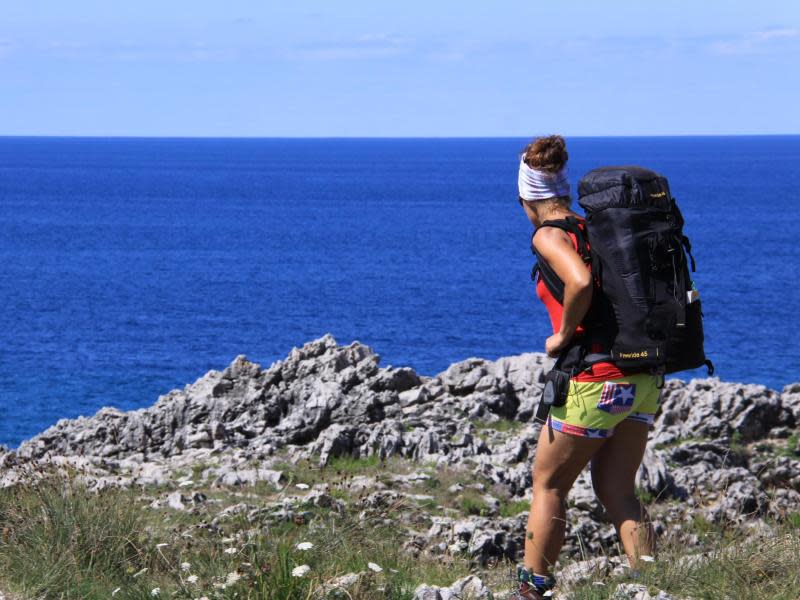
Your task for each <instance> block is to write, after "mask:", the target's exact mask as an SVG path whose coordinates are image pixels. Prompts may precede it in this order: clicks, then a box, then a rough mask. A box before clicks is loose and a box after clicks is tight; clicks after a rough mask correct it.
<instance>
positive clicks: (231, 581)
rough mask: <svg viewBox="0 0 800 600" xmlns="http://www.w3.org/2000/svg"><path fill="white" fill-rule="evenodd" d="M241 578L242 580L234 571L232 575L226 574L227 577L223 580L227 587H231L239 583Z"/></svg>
mask: <svg viewBox="0 0 800 600" xmlns="http://www.w3.org/2000/svg"><path fill="white" fill-rule="evenodd" d="M241 578H242V576H241V575H239V573H237V572H236V571H234V572H233V573H228V576H227V577H226V578H225V583H226V584H227V585H233V584H234V583H236V582H237V581H239V580H240V579H241Z"/></svg>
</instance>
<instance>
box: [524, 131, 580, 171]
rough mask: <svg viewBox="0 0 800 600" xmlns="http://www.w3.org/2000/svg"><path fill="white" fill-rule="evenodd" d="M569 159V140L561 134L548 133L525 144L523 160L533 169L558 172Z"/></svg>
mask: <svg viewBox="0 0 800 600" xmlns="http://www.w3.org/2000/svg"><path fill="white" fill-rule="evenodd" d="M568 159H569V154H567V142H565V141H564V138H563V137H561V136H560V135H548V136H546V137H540V138H536V139H535V140H533V141H532V142H531V143H530V144H528V145H527V146H525V150H524V154H523V160H524V161H525V164H527V165H528V166H529V167H530V168H531V169H539V170H540V171H546V172H547V173H557V172H558V171H560V170H561V169H563V168H564V165H565V164H567V160H568Z"/></svg>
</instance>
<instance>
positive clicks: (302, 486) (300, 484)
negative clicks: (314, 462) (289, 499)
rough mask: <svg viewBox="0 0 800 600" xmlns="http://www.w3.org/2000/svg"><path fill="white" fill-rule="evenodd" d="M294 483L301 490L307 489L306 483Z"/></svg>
mask: <svg viewBox="0 0 800 600" xmlns="http://www.w3.org/2000/svg"><path fill="white" fill-rule="evenodd" d="M294 485H295V487H296V488H299V489H301V490H307V489H308V488H309V487H310V486H309V485H308V484H307V483H295V484H294Z"/></svg>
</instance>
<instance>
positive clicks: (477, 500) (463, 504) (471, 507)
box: [458, 491, 489, 516]
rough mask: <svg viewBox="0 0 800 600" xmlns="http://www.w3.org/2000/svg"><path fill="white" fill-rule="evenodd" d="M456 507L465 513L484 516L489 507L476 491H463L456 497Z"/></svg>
mask: <svg viewBox="0 0 800 600" xmlns="http://www.w3.org/2000/svg"><path fill="white" fill-rule="evenodd" d="M458 508H459V509H460V510H461V512H463V513H465V514H467V515H480V516H485V515H486V514H487V513H488V512H489V509H488V507H487V506H486V502H484V500H483V498H481V497H480V496H479V495H478V494H477V493H474V492H471V491H465V492H463V493H462V494H461V496H460V497H459V499H458Z"/></svg>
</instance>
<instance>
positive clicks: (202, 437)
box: [0, 335, 800, 598]
mask: <svg viewBox="0 0 800 600" xmlns="http://www.w3.org/2000/svg"><path fill="white" fill-rule="evenodd" d="M550 364H551V361H550V360H549V359H547V357H546V356H544V355H542V354H535V353H531V354H522V355H519V356H512V357H506V358H501V359H499V360H497V361H489V360H483V359H477V358H472V359H468V360H466V361H462V362H459V363H455V364H453V365H451V366H450V367H449V368H448V369H447V370H446V371H444V372H443V373H440V374H438V375H436V376H435V377H426V376H420V375H418V374H417V373H416V372H414V370H412V369H410V368H395V367H391V366H389V367H380V366H379V356H378V355H377V354H376V353H375V352H373V351H372V349H370V348H369V347H367V346H365V345H363V344H360V343H358V342H354V343H352V344H350V345H348V346H340V345H338V344H337V343H336V341H335V340H334V339H333V338H332V337H331V336H329V335H328V336H325V337H323V338H321V339H318V340H315V341H312V342H309V343H307V344H305V345H304V346H303V347H302V348H295V349H293V350H292V351H291V353H290V354H289V355H288V356H287V357H286V358H285V359H284V360H281V361H278V362H276V363H274V364H272V365H271V366H270V367H268V368H266V369H262V368H261V367H260V366H259V365H257V364H255V363H252V362H250V361H248V360H247V359H246V358H245V357H244V356H238V357H236V359H235V360H234V361H233V362H232V363H231V364H230V365H229V366H228V367H227V368H226V369H225V370H223V371H210V372H208V373H207V374H206V375H205V376H203V377H201V378H200V379H198V380H197V381H196V382H195V383H193V384H190V385H187V386H186V387H185V388H184V389H182V390H173V391H171V392H169V393H168V394H165V395H163V396H161V397H159V398H158V400H157V402H156V403H155V404H154V405H153V406H151V407H149V408H145V409H140V410H135V411H129V412H122V411H119V410H117V409H114V408H103V409H101V410H100V411H98V412H97V413H96V414H95V415H94V416H92V417H88V418H86V417H80V418H78V419H69V420H68V419H63V420H60V421H59V422H58V423H56V424H55V425H54V426H52V427H50V428H49V429H47V430H46V431H44V432H42V433H40V434H39V435H37V436H35V437H33V438H31V439H30V440H27V441H25V442H24V443H23V444H22V445H21V446H20V447H19V448H18V449H17V450H15V451H9V450H7V449H3V448H2V447H0V487H4V486H10V485H14V484H15V483H16V482H17V481H19V480H20V477H22V475H21V473H22V472H23V471H24V470H25V469H26V468H28V469H29V467H30V466H31V465H43V464H50V465H53V464H54V465H71V466H74V467H77V468H78V469H79V470H80V473H81V478H82V479H83V480H84V481H85V482H86V483H87V484H88V485H89V486H92V487H95V488H97V489H102V488H104V487H106V486H129V485H143V486H144V485H148V486H149V485H160V484H165V483H174V484H177V485H178V486H179V487H180V488H181V491H177V492H173V493H171V494H169V495H168V496H165V497H164V498H162V499H160V500H155V501H154V502H156V503H158V502H160V503H162V504H164V505H166V506H170V507H172V508H173V509H177V510H184V509H187V508H188V507H191V506H192V505H193V504H195V503H201V502H203V501H204V498H203V497H202V494H196V493H193V492H192V489H191V488H192V486H193V485H194V484H195V483H196V481H195V480H194V479H192V478H191V477H190V478H186V477H185V476H184V478H183V479H179V478H178V477H177V476H176V473H179V472H181V473H185V472H186V470H187V469H188V470H192V469H196V470H199V480H200V481H203V482H206V483H208V482H211V483H213V484H215V485H221V486H245V485H252V484H255V483H257V482H262V481H263V482H267V483H268V484H272V485H275V486H280V485H281V484H282V482H284V481H285V473H284V470H283V469H282V468H281V467H280V466H279V465H280V464H286V462H287V461H288V462H290V463H295V462H297V461H300V460H303V459H310V460H313V461H314V462H315V463H316V464H319V465H325V464H327V463H328V462H329V461H330V460H331V459H332V458H334V457H341V456H352V457H361V458H366V457H374V456H377V457H379V458H381V459H388V458H389V457H403V458H405V459H408V460H410V461H413V462H415V463H421V464H422V463H424V464H436V465H437V466H440V467H452V468H459V469H463V470H464V471H466V472H468V473H472V474H474V475H475V476H480V478H481V479H482V480H483V481H486V482H489V483H490V484H491V489H489V488H488V487H487V485H484V484H481V483H476V484H474V485H475V490H476V491H477V492H479V493H480V494H482V495H483V502H484V507H485V509H484V510H482V511H481V514H480V515H473V516H471V517H469V518H457V517H455V516H453V517H451V516H433V515H432V516H430V518H429V519H428V520H427V529H426V530H423V531H420V529H419V526H418V525H419V524H418V523H415V524H414V526H413V527H412V526H411V525H410V524H409V525H408V529H409V543H408V551H410V552H415V553H422V552H424V553H430V554H431V555H436V554H442V553H452V552H466V553H468V554H469V555H470V556H471V557H473V558H474V560H475V561H476V562H477V563H485V562H487V561H490V560H493V559H497V558H500V557H507V558H510V559H512V560H517V559H518V558H519V556H520V552H521V549H522V545H523V538H522V536H523V534H524V530H525V522H526V518H527V515H526V513H525V512H520V513H519V514H518V515H516V516H502V515H501V514H500V510H499V506H500V501H501V500H502V501H508V500H509V499H512V500H513V499H517V500H524V499H529V498H530V494H531V487H530V486H531V464H532V458H533V455H534V452H535V442H536V438H537V435H538V431H539V428H540V426H539V425H538V424H536V423H534V422H533V413H534V410H535V406H536V403H537V401H538V397H539V395H540V392H541V388H542V382H543V378H544V374H545V373H546V372H547V370H548V369H549V367H550ZM493 424H494V425H498V426H497V427H496V428H492V425H493ZM501 424H502V425H503V427H500V426H499V425H501ZM509 424H511V425H513V426H509ZM798 432H800V383H795V384H792V385H788V386H786V387H785V388H784V389H783V390H782V391H775V390H771V389H768V388H766V387H764V386H760V385H748V384H738V383H728V382H722V381H719V380H718V379H696V380H692V381H689V382H683V381H679V380H670V381H668V382H667V383H666V385H665V388H664V390H663V393H662V400H661V410H660V411H659V414H658V416H657V418H656V421H655V423H654V426H653V428H652V430H651V435H650V444H649V446H648V450H647V453H646V456H645V460H644V462H643V465H642V467H641V469H640V471H639V473H638V475H637V486H638V487H639V489H640V493H641V494H643V496H644V497H647V498H648V499H650V501H652V508H651V514H653V516H654V519H655V526H656V529H657V531H658V532H660V533H661V534H662V535H667V536H674V537H676V538H678V539H680V540H681V541H682V542H683V543H686V544H687V545H688V546H692V545H696V544H698V543H699V540H698V539H696V538H697V535H696V534H695V533H692V532H691V530H690V528H688V527H687V526H686V525H687V520H688V519H689V518H690V517H689V516H688V512H687V511H689V510H692V511H693V513H694V514H700V515H702V516H703V518H705V519H706V520H708V521H711V522H720V521H723V520H724V521H730V522H734V523H739V524H741V525H742V526H745V527H756V528H758V527H761V525H759V523H761V521H759V518H760V517H763V516H766V515H771V516H773V517H775V518H777V519H783V518H786V517H787V516H789V515H792V514H795V513H800V444H798ZM425 477H427V475H425V474H424V473H417V474H414V473H411V474H406V475H398V476H397V477H396V479H397V481H396V483H397V484H398V485H397V487H398V488H399V489H394V488H393V489H387V488H386V485H385V484H383V483H382V482H380V481H378V480H377V479H375V478H370V477H362V478H361V480H360V481H356V482H355V483H356V485H360V486H361V487H362V489H363V497H362V498H361V499H360V503H361V508H363V509H364V510H369V509H370V508H374V507H377V506H381V505H385V504H386V503H390V502H392V501H394V500H396V499H397V498H398V497H402V496H403V495H406V496H408V495H410V492H404V491H403V486H409V487H410V486H411V485H412V484H413V483H414V482H415V481H419V480H420V478H422V479H424V478H425ZM500 496H502V498H501V497H500ZM293 502H294V504H293ZM303 502H306V503H307V502H313V503H316V504H319V503H325V504H326V505H329V506H336V502H340V501H339V500H337V499H335V498H332V497H331V496H330V495H328V494H327V491H326V490H325V489H320V488H318V487H317V486H314V488H312V489H310V490H308V492H307V494H306V495H305V496H304V497H297V498H296V499H295V500H294V501H293V500H291V498H289V499H285V500H284V502H282V503H280V505H277V504H276V505H275V506H271V507H254V506H248V505H244V506H241V507H239V508H237V509H236V510H240V511H257V512H258V514H260V515H263V514H264V513H265V512H266V513H268V516H269V517H270V518H274V519H285V518H291V515H292V511H293V510H294V511H296V510H300V509H299V508H298V507H299V506H301V504H302V503H303ZM226 510H228V511H229V512H230V510H231V509H230V508H229V509H226ZM218 518H225V515H224V514H220V516H219V517H218ZM568 521H569V526H568V532H567V543H566V546H565V551H566V552H567V553H568V554H569V555H571V556H573V557H578V556H580V554H581V551H582V550H581V549H583V551H587V550H588V551H589V552H598V551H600V550H606V551H609V550H612V551H613V549H614V544H615V534H614V529H613V527H612V526H611V525H610V524H609V523H608V522H607V520H605V518H604V514H603V509H602V506H601V505H600V504H599V503H598V502H597V500H596V498H595V496H594V492H593V491H592V488H591V482H590V480H589V477H588V473H584V474H583V475H582V476H581V477H580V478H579V480H578V482H577V483H576V486H575V488H574V489H573V491H572V493H571V494H570V499H569V512H568ZM764 526H765V527H766V525H764ZM470 585H474V586H477V587H478V588H479V587H480V584H479V582H478V583H476V582H472V583H470ZM426 593H428V594H429V596H424V597H431V598H433V597H436V596H435V594H434V592H433V591H431V592H426ZM436 593H438V594H439V597H442V598H444V597H449V596H447V595H446V594H445V593H444V592H441V591H440V592H436ZM448 593H450V592H448ZM453 593H454V592H453ZM420 597H422V596H420Z"/></svg>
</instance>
